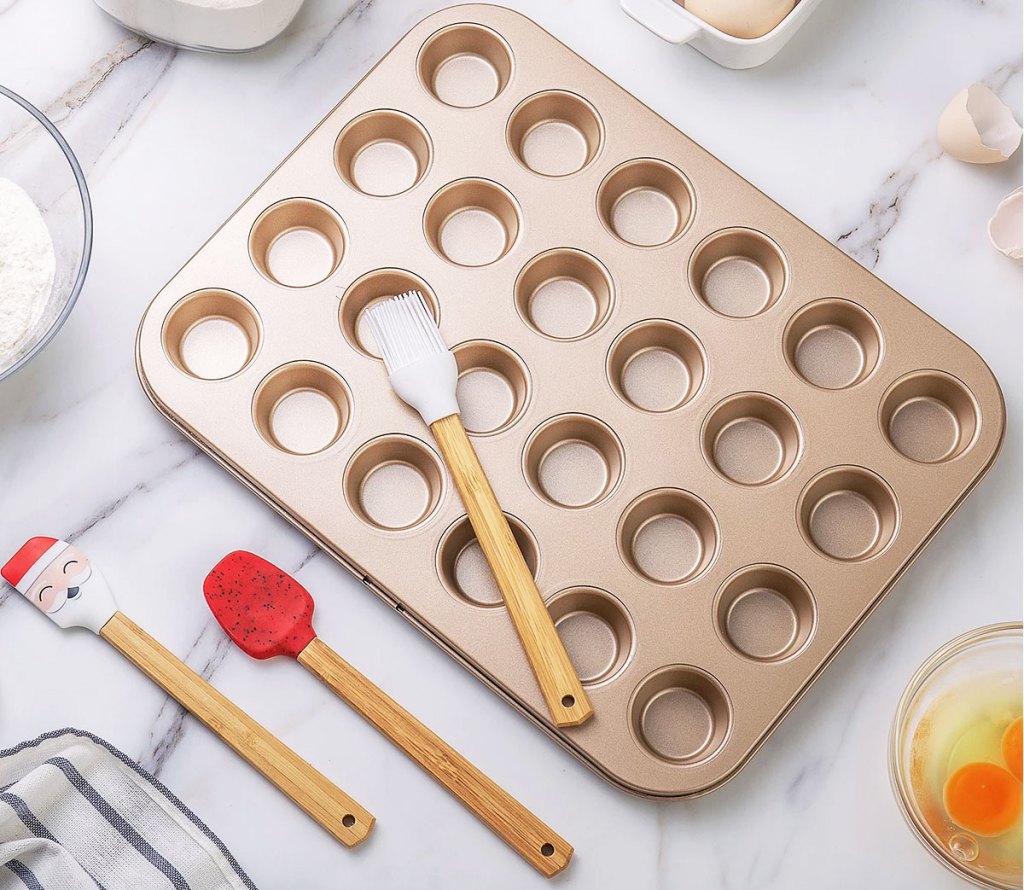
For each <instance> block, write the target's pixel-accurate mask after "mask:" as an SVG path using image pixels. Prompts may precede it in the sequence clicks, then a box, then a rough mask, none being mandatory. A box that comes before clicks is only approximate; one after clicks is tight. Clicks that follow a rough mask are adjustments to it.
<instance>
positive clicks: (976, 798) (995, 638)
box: [889, 622, 1024, 890]
mask: <svg viewBox="0 0 1024 890" xmlns="http://www.w3.org/2000/svg"><path fill="white" fill-rule="evenodd" d="M1021 628H1022V626H1021V623H1020V622H1012V623H1006V624H994V625H989V626H987V627H982V628H978V629H977V630H973V631H970V632H969V633H966V634H964V635H963V636H960V637H957V638H956V639H955V640H952V641H950V642H949V643H947V644H946V645H945V646H943V647H942V648H941V649H939V650H938V651H937V652H935V653H934V654H933V655H932V656H931V657H930V658H929V659H928V660H927V661H926V662H925V663H924V664H923V665H921V667H920V668H919V669H918V671H917V673H916V674H915V675H914V677H913V678H912V679H911V681H910V684H909V685H908V686H907V689H906V691H905V692H904V693H903V697H902V698H901V700H900V703H899V707H898V708H897V711H896V718H895V720H894V722H893V728H892V736H891V739H890V752H889V753H890V759H889V767H890V774H891V778H892V784H893V790H894V792H895V794H896V799H897V801H898V802H899V804H900V808H901V809H902V811H903V815H904V816H905V818H906V820H907V822H908V824H909V825H910V827H911V829H912V830H913V831H914V833H915V835H916V836H917V837H918V839H919V840H920V841H921V842H922V843H923V844H924V845H925V847H927V848H928V850H929V851H930V852H931V853H932V854H933V855H934V856H935V857H936V858H938V859H939V861H940V862H942V863H943V865H945V866H946V867H947V868H950V869H951V870H953V871H954V872H956V873H957V874H959V875H960V876H961V877H963V878H966V879H967V880H968V881H970V882H972V883H974V884H977V885H978V886H981V887H994V888H999V890H1018V888H1020V887H1021V885H1022V878H1021V858H1022V853H1021V844H1022V834H1021V809H1022V789H1021V711H1022V695H1024V693H1022V658H1024V646H1022V632H1021Z"/></svg>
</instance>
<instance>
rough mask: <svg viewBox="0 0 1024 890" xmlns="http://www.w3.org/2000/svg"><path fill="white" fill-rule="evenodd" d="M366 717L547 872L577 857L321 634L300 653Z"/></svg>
mask: <svg viewBox="0 0 1024 890" xmlns="http://www.w3.org/2000/svg"><path fill="white" fill-rule="evenodd" d="M298 659H299V663H300V664H301V665H303V667H305V668H306V669H307V670H308V671H310V672H311V673H313V674H315V675H316V676H317V677H319V678H320V679H321V680H322V681H323V683H324V684H326V685H327V687H328V688H329V689H331V690H332V691H333V692H335V693H336V694H337V695H338V696H339V697H340V698H341V699H342V700H343V701H345V702H347V703H348V704H349V705H351V706H352V707H353V708H355V710H356V711H358V712H359V713H360V714H361V715H362V716H363V717H365V718H366V719H367V720H369V721H370V723H372V724H373V725H374V726H375V727H377V729H379V730H380V731H381V732H382V733H383V734H384V735H385V736H387V737H388V738H389V739H390V740H391V741H392V742H394V743H395V744H396V745H397V746H398V747H399V748H401V749H402V750H403V751H404V752H405V753H406V754H408V755H409V757H411V758H412V759H413V760H415V761H416V762H417V763H418V764H419V765H420V766H421V767H423V769H425V770H426V771H427V772H428V773H430V774H431V775H432V776H433V777H434V778H435V779H437V781H438V782H440V783H441V784H442V785H444V787H445V788H447V789H448V790H449V791H450V792H451V793H452V794H454V795H455V796H456V797H457V798H458V799H459V800H460V801H462V803H464V804H465V805H466V806H467V807H468V808H469V809H470V810H472V811H473V813H475V814H476V815H477V816H478V817H479V818H480V819H481V820H483V822H484V823H485V824H486V825H487V826H488V827H489V828H490V829H491V830H492V831H493V832H494V833H495V834H496V835H498V837H500V838H501V839H502V840H503V841H505V843H506V844H508V845H509V846H510V847H512V849H513V850H515V851H516V852H517V853H518V854H519V855H520V856H522V857H523V859H525V860H526V861H527V862H529V863H530V865H532V866H533V867H534V868H535V869H537V871H539V872H540V873H541V874H543V875H545V876H546V877H551V876H552V875H556V874H558V873H559V872H560V871H561V870H562V869H563V868H565V867H566V865H568V864H569V860H570V858H572V847H571V846H570V845H569V844H568V843H566V841H565V840H563V839H562V838H560V837H559V836H558V835H557V834H555V832H554V831H552V830H551V829H550V828H548V826H547V825H545V824H544V823H543V822H541V821H540V819H538V818H537V817H536V816H535V815H534V814H533V813H531V812H530V811H529V810H528V809H527V808H526V807H524V806H523V805H522V804H521V803H519V801H518V800H516V799H515V798H514V797H512V796H511V795H510V794H509V793H508V792H507V791H505V790H504V789H503V788H501V787H499V786H498V785H496V784H495V783H494V782H492V781H491V780H490V779H489V778H487V776H485V775H484V774H483V773H482V772H481V771H480V770H479V769H477V768H476V767H475V766H473V764H472V763H470V762H469V761H468V760H466V758H465V757H463V756H462V755H461V754H459V752H458V751H456V750H455V749H454V748H452V747H451V746H450V745H449V744H448V743H447V742H445V741H444V740H443V739H441V738H440V737H438V736H437V735H436V734H435V733H433V732H432V731H431V730H429V729H428V728H427V727H426V726H424V725H423V724H422V723H420V721H419V720H417V719H416V718H415V717H413V716H412V714H410V713H409V712H408V711H406V710H405V709H404V708H403V707H402V706H401V705H399V704H398V703H397V702H395V701H394V700H393V699H391V698H390V697H389V696H388V695H387V694H386V693H385V692H383V691H382V690H380V689H378V688H377V687H376V686H375V685H374V684H373V683H371V682H370V681H369V680H367V679H366V677H364V676H363V675H362V674H361V673H359V671H357V670H356V669H355V668H354V667H352V665H350V664H349V663H348V662H347V661H345V660H344V659H343V658H342V657H341V656H340V655H338V653H337V652H335V651H334V650H333V649H332V648H331V647H330V646H328V645H327V644H326V643H324V642H321V640H320V639H319V638H318V637H317V638H314V639H313V641H312V642H311V643H310V644H309V645H308V646H306V648H305V649H303V650H302V651H301V652H300V653H299V656H298Z"/></svg>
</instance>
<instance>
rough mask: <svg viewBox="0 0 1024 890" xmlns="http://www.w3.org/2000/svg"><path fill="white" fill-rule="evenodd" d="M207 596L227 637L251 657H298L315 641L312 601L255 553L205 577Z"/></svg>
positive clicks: (233, 557) (231, 559) (234, 556)
mask: <svg viewBox="0 0 1024 890" xmlns="http://www.w3.org/2000/svg"><path fill="white" fill-rule="evenodd" d="M203 593H204V594H205V596H206V602H207V604H208V605H209V607H210V611H212V612H213V616H214V618H216V619H217V621H218V623H219V624H220V626H221V627H222V628H224V631H225V633H227V635H228V636H229V637H231V639H232V640H234V642H235V644H236V645H237V646H238V648H240V649H241V650H242V651H243V652H245V653H247V654H248V655H251V656H252V657H253V658H273V657H274V656H275V655H287V656H288V657H289V658H298V657H299V653H300V652H301V651H302V650H303V649H305V648H306V646H308V645H309V644H310V642H311V641H312V640H313V638H314V637H316V633H315V631H314V630H313V597H311V596H310V595H309V592H308V591H307V590H306V588H305V587H303V586H302V585H301V584H299V582H298V581H296V580H295V579H294V578H293V577H292V576H291V575H289V574H288V573H287V572H283V571H281V569H279V568H278V567H277V566H275V565H274V564H273V563H269V562H267V561H266V560H265V559H263V558H262V557H260V556H257V555H256V554H255V553H249V552H248V551H246V550H236V551H235V552H234V553H229V554H228V555H227V556H225V557H224V558H223V559H222V560H221V561H220V562H219V563H217V565H215V566H214V567H213V568H212V569H211V570H210V574H208V575H207V576H206V580H205V581H204V582H203Z"/></svg>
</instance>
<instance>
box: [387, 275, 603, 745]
mask: <svg viewBox="0 0 1024 890" xmlns="http://www.w3.org/2000/svg"><path fill="white" fill-rule="evenodd" d="M368 318H369V321H370V326H371V328H372V330H373V334H374V337H375V338H376V340H377V345H378V346H379V347H380V349H381V354H382V356H383V358H384V365H385V367H386V369H387V372H388V379H389V380H390V381H391V386H392V388H393V389H394V390H395V392H396V393H397V394H398V396H399V397H400V398H401V399H402V400H403V401H404V402H406V403H407V404H408V405H410V406H411V407H413V408H415V409H416V410H417V411H418V412H419V414H420V416H421V417H422V418H423V421H424V423H426V424H427V426H428V427H430V431H431V432H432V433H433V435H434V439H435V441H436V442H437V445H438V448H439V449H440V450H441V455H442V457H443V458H444V461H445V463H446V464H447V466H448V471H449V472H450V473H451V476H452V479H453V480H454V481H455V487H456V488H457V489H458V492H459V495H460V497H461V498H462V503H463V504H464V505H465V507H466V513H467V514H468V516H469V521H470V524H471V525H472V526H473V531H474V532H475V533H476V538H477V541H479V543H480V549H481V550H482V551H483V554H484V557H485V558H486V559H487V564H488V565H489V566H490V568H491V572H492V573H493V574H494V580H495V581H496V582H497V584H498V589H499V590H500V591H501V596H502V599H503V600H504V601H505V605H506V607H507V608H508V613H509V616H510V617H511V619H512V623H513V625H514V626H515V629H516V633H517V634H518V635H519V640H520V642H521V643H522V647H523V651H524V652H525V653H526V657H527V659H528V660H529V662H530V667H531V668H532V670H533V674H534V676H535V677H536V678H537V683H538V685H539V686H540V690H541V693H542V694H543V696H544V701H545V702H546V703H547V706H548V711H549V713H550V714H551V718H552V720H553V721H554V723H555V724H556V725H557V726H578V725H580V724H581V723H584V722H585V721H586V720H587V719H588V718H589V717H590V716H591V715H592V714H593V710H592V708H591V706H590V702H589V701H588V699H587V695H586V693H585V692H584V691H583V684H582V683H580V679H579V677H578V676H577V675H576V671H575V669H574V668H573V665H572V662H571V661H570V660H569V654H568V653H567V652H566V651H565V646H564V645H562V640H561V638H560V637H559V636H558V631H557V630H556V629H555V625H554V622H553V621H552V620H551V615H550V613H549V612H548V610H547V607H546V606H545V605H544V601H543V600H542V599H541V596H540V591H538V590H537V584H536V582H535V581H534V580H533V574H532V573H531V572H530V569H529V567H528V566H527V565H526V560H525V559H523V554H522V552H521V551H520V549H519V546H518V545H517V544H516V540H515V538H514V537H513V536H512V530H511V529H510V528H509V525H508V520H507V519H506V518H505V514H504V513H503V512H502V509H501V507H500V506H499V504H498V500H497V498H496V497H495V495H494V491H493V489H492V488H491V484H490V482H489V481H488V480H487V475H486V474H485V473H484V470H483V467H482V466H481V465H480V460H479V459H478V458H477V455H476V451H475V450H474V449H473V445H472V443H471V442H470V441H469V437H468V436H467V435H466V429H465V427H464V426H463V425H462V419H461V418H460V417H459V403H458V399H457V397H456V389H455V388H456V384H457V382H458V377H459V371H458V366H457V365H456V363H455V356H454V355H452V353H451V352H450V351H449V350H448V347H447V346H445V343H444V340H443V339H442V338H441V332H440V331H439V330H438V328H437V324H436V322H435V321H434V319H433V317H432V316H431V315H430V313H429V312H428V311H427V308H426V306H425V305H424V302H423V297H422V296H421V294H420V292H419V291H408V292H407V293H404V294H401V295H400V296H397V297H392V298H390V299H387V300H382V301H381V302H379V303H377V304H376V305H375V306H372V307H371V308H370V309H369V312H368Z"/></svg>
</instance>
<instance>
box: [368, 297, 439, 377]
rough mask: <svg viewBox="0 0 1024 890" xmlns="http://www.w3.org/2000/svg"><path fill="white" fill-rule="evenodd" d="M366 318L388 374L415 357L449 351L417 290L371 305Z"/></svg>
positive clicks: (410, 362) (419, 357) (412, 360)
mask: <svg viewBox="0 0 1024 890" xmlns="http://www.w3.org/2000/svg"><path fill="white" fill-rule="evenodd" d="M368 318H369V320H370V327H371V329H372V330H373V336H374V338H375V339H376V340H377V345H378V346H379V347H380V351H381V356H382V357H383V359H384V367H386V368H387V369H388V373H389V374H392V373H394V372H395V371H396V370H397V369H398V368H401V367H404V366H405V365H411V364H412V363H413V362H414V361H416V360H417V359H421V358H424V357H426V356H428V355H434V354H435V353H438V352H447V351H448V347H447V346H445V345H444V340H442V339H441V332H440V331H439V330H438V329H437V324H436V323H435V322H434V318H433V316H432V315H431V314H430V311H429V310H428V309H427V305H426V303H424V302H423V295H422V294H421V293H420V292H419V291H418V290H410V291H406V292H405V293H404V294H400V295H399V296H397V297H392V298H391V299H389V300H382V301H381V302H379V303H377V305H375V306H371V307H370V309H369V314H368Z"/></svg>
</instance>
